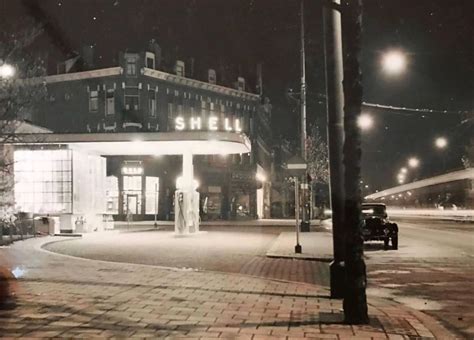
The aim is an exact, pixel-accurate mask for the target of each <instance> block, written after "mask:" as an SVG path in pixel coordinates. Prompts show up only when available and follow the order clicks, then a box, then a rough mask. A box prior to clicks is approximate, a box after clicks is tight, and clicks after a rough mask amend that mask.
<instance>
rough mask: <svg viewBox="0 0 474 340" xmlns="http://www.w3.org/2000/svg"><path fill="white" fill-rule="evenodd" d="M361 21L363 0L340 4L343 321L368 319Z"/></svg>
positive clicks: (353, 321) (345, 0)
mask: <svg viewBox="0 0 474 340" xmlns="http://www.w3.org/2000/svg"><path fill="white" fill-rule="evenodd" d="M361 23H362V0H344V1H343V4H342V36H343V55H344V82H343V87H344V131H345V141H344V149H343V153H344V167H345V173H344V183H345V192H346V197H345V203H344V212H345V230H346V252H345V253H346V258H345V267H346V291H345V294H344V301H343V306H344V318H345V322H346V323H350V324H364V323H368V322H369V317H368V313H367V297H366V293H365V289H366V286H367V276H366V271H365V262H364V258H363V256H364V248H363V247H364V240H363V238H362V231H361V229H362V224H363V220H362V216H361V207H360V204H361V192H360V186H359V181H360V163H361V154H362V151H361V141H360V131H359V128H358V126H357V117H358V116H359V115H360V112H361V105H362V82H361V81H362V76H361V72H360V67H359V60H358V57H359V52H360V40H361Z"/></svg>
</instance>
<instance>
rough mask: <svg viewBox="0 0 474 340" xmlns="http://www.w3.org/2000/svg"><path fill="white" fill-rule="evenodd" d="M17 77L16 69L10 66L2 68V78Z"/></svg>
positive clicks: (0, 74)
mask: <svg viewBox="0 0 474 340" xmlns="http://www.w3.org/2000/svg"><path fill="white" fill-rule="evenodd" d="M14 75H15V68H14V67H13V66H12V65H10V64H3V65H1V66H0V78H3V79H8V78H11V77H13V76H14Z"/></svg>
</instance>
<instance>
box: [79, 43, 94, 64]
mask: <svg viewBox="0 0 474 340" xmlns="http://www.w3.org/2000/svg"><path fill="white" fill-rule="evenodd" d="M94 50H95V47H94V45H85V46H83V47H82V60H83V61H84V69H85V70H92V69H93V68H94Z"/></svg>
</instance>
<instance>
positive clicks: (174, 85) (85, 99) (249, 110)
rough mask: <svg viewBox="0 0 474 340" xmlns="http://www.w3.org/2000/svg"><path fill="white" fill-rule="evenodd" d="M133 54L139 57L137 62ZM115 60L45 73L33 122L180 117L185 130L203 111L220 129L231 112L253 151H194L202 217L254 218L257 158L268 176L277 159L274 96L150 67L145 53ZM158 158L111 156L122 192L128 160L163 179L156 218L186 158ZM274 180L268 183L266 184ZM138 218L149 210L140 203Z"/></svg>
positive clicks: (122, 123) (168, 126) (107, 127)
mask: <svg viewBox="0 0 474 340" xmlns="http://www.w3.org/2000/svg"><path fill="white" fill-rule="evenodd" d="M130 60H135V66H133V65H131V63H130V62H129V61H130ZM112 66H113V67H112V68H110V69H102V70H92V71H86V72H82V73H81V74H80V75H79V74H74V73H72V74H64V75H61V78H58V76H53V77H49V78H48V77H47V78H46V82H47V88H48V98H47V100H46V101H45V102H44V103H43V104H42V105H41V106H40V107H39V108H38V110H37V112H36V113H35V114H34V120H35V122H37V123H38V124H40V125H42V126H45V127H48V128H50V129H51V130H53V131H54V132H62V133H64V132H111V133H113V132H122V131H150V132H155V131H158V132H166V131H175V130H176V118H177V117H182V119H183V120H184V121H185V122H186V127H185V129H190V127H189V124H188V122H189V119H190V118H191V117H200V118H201V120H202V124H203V127H202V129H203V130H205V129H206V126H205V125H206V124H205V122H207V121H208V119H209V117H218V119H219V124H218V130H225V126H224V124H223V123H222V122H223V121H224V119H226V118H227V119H229V122H230V126H232V127H235V126H236V125H235V124H234V123H235V121H236V120H239V122H238V124H237V125H238V126H240V127H241V130H242V132H243V133H245V134H246V135H247V136H249V138H250V140H251V144H252V153H251V154H250V155H229V156H227V157H226V158H223V157H222V156H219V155H217V156H198V157H195V172H196V175H197V176H199V181H200V183H201V185H200V188H199V190H200V192H201V197H202V201H203V202H202V204H201V205H202V206H204V205H207V206H208V207H209V209H207V208H204V210H206V213H204V211H201V212H202V214H203V216H202V217H203V218H204V219H205V218H209V219H229V218H237V217H239V218H255V217H256V190H257V186H259V185H260V184H259V183H257V181H256V178H255V175H256V167H257V164H259V165H260V166H261V167H262V168H263V169H264V170H265V172H266V173H267V174H268V176H267V178H268V180H270V172H271V164H272V153H271V148H270V145H271V135H272V133H271V127H270V117H271V105H270V103H269V101H268V100H267V101H265V103H264V104H262V103H261V98H260V97H259V96H257V95H254V94H251V93H248V92H245V91H242V89H241V90H236V89H231V88H226V87H222V86H219V85H216V84H209V83H204V82H201V81H196V80H193V79H189V78H185V77H183V76H177V75H172V74H167V73H164V72H162V71H159V70H156V69H154V68H150V67H145V66H153V65H146V64H145V52H143V53H136V54H134V53H122V54H120V58H119V65H112ZM155 66H156V65H155ZM178 73H179V72H178ZM78 78H80V79H78ZM161 158H162V162H161V164H159V165H157V164H158V163H157V162H156V160H154V159H152V158H150V157H118V158H113V157H109V158H108V161H107V162H108V174H109V175H114V176H117V178H118V186H119V190H120V191H123V178H122V174H121V173H120V168H121V166H122V164H123V162H125V161H127V160H138V161H141V162H142V163H143V167H144V173H143V176H144V177H145V176H157V177H159V178H160V191H159V196H160V197H159V217H160V218H161V219H172V218H173V216H172V210H173V207H172V202H173V200H172V196H173V194H174V190H175V180H176V178H177V177H178V175H179V174H180V171H181V170H180V169H181V165H180V160H177V158H176V157H170V156H163V157H161ZM143 182H144V179H143ZM269 187H270V186H267V185H266V186H265V188H266V189H265V190H269V189H267V188H269ZM142 195H145V194H144V193H142ZM266 197H268V194H266ZM206 198H207V200H206ZM143 199H144V198H143ZM123 200H124V197H123V195H120V197H119V202H118V206H119V214H118V217H119V218H122V219H123V218H124V217H125V214H126V212H125V211H124V209H123V204H124V202H123ZM265 202H266V203H265V205H266V207H265V208H264V211H265V214H264V216H261V217H270V208H269V205H270V203H269V200H265ZM239 207H240V210H239ZM204 215H206V216H204ZM136 218H137V219H146V218H152V216H150V215H149V214H145V211H144V210H143V209H141V210H140V213H139V214H137V216H136Z"/></svg>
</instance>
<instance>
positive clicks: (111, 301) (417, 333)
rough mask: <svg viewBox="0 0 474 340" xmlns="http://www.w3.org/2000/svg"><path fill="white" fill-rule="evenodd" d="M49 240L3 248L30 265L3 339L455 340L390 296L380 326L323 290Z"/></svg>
mask: <svg viewBox="0 0 474 340" xmlns="http://www.w3.org/2000/svg"><path fill="white" fill-rule="evenodd" d="M46 241H47V239H32V240H28V241H24V242H19V243H17V244H15V245H14V246H12V247H11V248H8V249H5V248H4V249H1V250H0V252H2V254H1V255H3V256H6V257H8V258H9V259H10V260H11V261H12V264H13V267H18V268H17V270H16V273H17V275H19V274H18V273H20V272H21V271H24V276H23V277H22V278H21V279H20V280H19V284H18V285H19V288H18V298H17V308H15V309H13V310H3V311H0V334H2V335H3V336H7V337H8V336H10V337H56V336H59V337H75V336H79V337H169V338H188V339H191V338H193V339H194V338H195V339H198V338H201V339H211V338H228V339H299V338H312V339H318V338H322V339H346V338H357V339H375V338H377V339H379V338H380V339H387V338H390V339H411V338H416V337H426V338H439V339H447V338H452V336H451V335H450V334H449V333H448V332H447V331H446V330H445V329H444V328H443V327H442V326H441V325H440V324H439V323H438V322H437V321H435V320H434V319H433V318H431V317H429V316H427V315H425V314H423V313H420V312H417V311H414V310H411V309H408V308H406V307H403V306H401V305H399V304H396V303H393V302H390V301H387V300H382V299H370V300H369V304H370V306H369V314H370V318H371V324H370V325H365V326H351V325H344V324H342V322H341V320H342V315H341V301H340V300H331V299H329V298H328V291H327V289H325V288H323V287H319V286H315V285H310V284H303V283H293V282H285V281H275V280H268V279H261V278H254V277H249V276H245V275H239V274H222V273H215V272H196V271H179V270H171V269H165V268H158V267H151V266H145V265H131V264H121V263H109V262H102V261H93V260H82V259H76V258H72V257H68V256H63V255H54V254H50V253H47V252H45V251H42V250H39V246H41V244H43V243H44V242H46ZM20 269H21V270H20Z"/></svg>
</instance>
